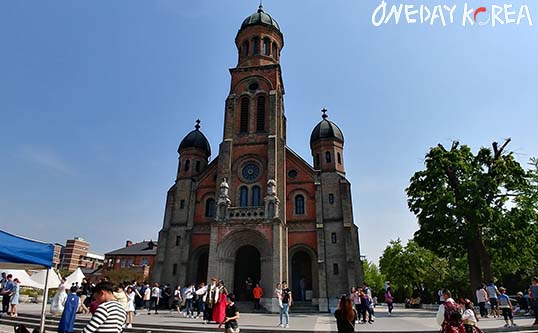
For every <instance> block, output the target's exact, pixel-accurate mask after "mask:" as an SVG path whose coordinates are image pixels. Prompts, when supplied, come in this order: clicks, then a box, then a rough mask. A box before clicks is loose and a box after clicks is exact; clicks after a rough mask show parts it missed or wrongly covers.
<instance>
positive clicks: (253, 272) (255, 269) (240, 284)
mask: <svg viewBox="0 0 538 333" xmlns="http://www.w3.org/2000/svg"><path fill="white" fill-rule="evenodd" d="M234 272H235V274H234V293H235V295H236V297H237V299H238V300H240V301H246V300H250V299H251V298H252V296H251V293H249V292H247V288H246V284H245V282H246V281H247V279H248V278H250V279H251V280H252V283H253V284H255V283H257V282H259V281H260V278H261V261H260V252H259V251H258V249H256V248H255V247H254V246H252V245H245V246H242V247H240V248H239V249H238V250H237V254H236V255H235V269H234Z"/></svg>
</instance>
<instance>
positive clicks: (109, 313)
mask: <svg viewBox="0 0 538 333" xmlns="http://www.w3.org/2000/svg"><path fill="white" fill-rule="evenodd" d="M93 298H94V299H95V301H96V302H97V303H98V304H99V307H98V308H97V310H96V311H95V313H94V314H93V316H92V319H91V320H90V322H89V323H88V324H87V325H86V327H84V330H83V331H82V333H94V332H107V333H120V332H122V330H123V324H125V319H126V317H127V315H126V313H125V309H124V308H123V306H122V305H121V304H120V303H119V302H117V301H116V300H115V298H114V287H113V286H112V284H111V283H108V282H101V283H99V284H98V285H96V286H95V289H94V292H93Z"/></svg>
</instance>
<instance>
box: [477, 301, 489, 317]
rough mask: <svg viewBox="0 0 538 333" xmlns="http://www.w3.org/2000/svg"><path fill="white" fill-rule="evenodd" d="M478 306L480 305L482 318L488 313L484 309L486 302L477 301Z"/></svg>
mask: <svg viewBox="0 0 538 333" xmlns="http://www.w3.org/2000/svg"><path fill="white" fill-rule="evenodd" d="M478 306H479V307H480V316H481V317H482V318H484V317H485V316H487V315H488V311H487V310H486V302H480V303H478Z"/></svg>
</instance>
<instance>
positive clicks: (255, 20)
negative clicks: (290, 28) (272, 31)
mask: <svg viewBox="0 0 538 333" xmlns="http://www.w3.org/2000/svg"><path fill="white" fill-rule="evenodd" d="M258 24H267V25H270V26H273V27H275V28H276V29H277V30H278V31H280V27H279V26H278V23H277V22H276V21H275V19H274V18H272V17H271V15H269V14H267V13H266V12H264V11H263V6H262V5H260V7H259V8H258V11H257V12H256V13H254V14H252V15H250V16H249V17H247V18H246V19H245V20H244V21H243V23H242V24H241V29H243V28H245V27H248V26H250V25H258Z"/></svg>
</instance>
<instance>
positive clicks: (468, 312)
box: [461, 299, 480, 333]
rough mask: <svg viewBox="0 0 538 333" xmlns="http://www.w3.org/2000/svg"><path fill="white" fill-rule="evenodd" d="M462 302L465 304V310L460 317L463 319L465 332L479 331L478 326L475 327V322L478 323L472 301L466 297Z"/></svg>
mask: <svg viewBox="0 0 538 333" xmlns="http://www.w3.org/2000/svg"><path fill="white" fill-rule="evenodd" d="M462 303H463V305H464V306H465V311H464V312H463V316H462V317H461V319H462V320H463V326H464V327H465V332H466V333H474V332H480V330H479V329H478V327H476V323H478V317H477V316H476V312H475V310H474V304H473V302H471V301H470V300H468V299H465V300H464V301H463V302H462Z"/></svg>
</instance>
